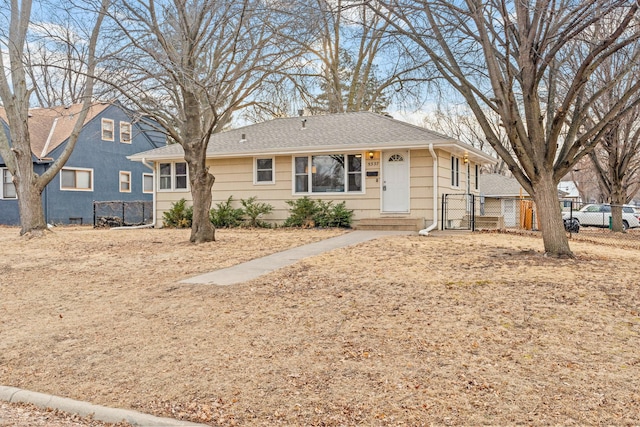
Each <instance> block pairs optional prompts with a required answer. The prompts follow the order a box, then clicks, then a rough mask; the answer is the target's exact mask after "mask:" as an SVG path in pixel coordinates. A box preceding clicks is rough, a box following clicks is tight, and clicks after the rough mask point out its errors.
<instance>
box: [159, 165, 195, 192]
mask: <svg viewBox="0 0 640 427" xmlns="http://www.w3.org/2000/svg"><path fill="white" fill-rule="evenodd" d="M159 176H160V182H159V184H160V190H186V189H187V182H188V180H187V164H186V163H185V162H177V163H160V175H159Z"/></svg>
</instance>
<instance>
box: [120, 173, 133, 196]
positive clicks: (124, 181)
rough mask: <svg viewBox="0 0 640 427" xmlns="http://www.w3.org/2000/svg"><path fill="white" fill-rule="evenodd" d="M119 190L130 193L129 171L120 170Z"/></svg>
mask: <svg viewBox="0 0 640 427" xmlns="http://www.w3.org/2000/svg"><path fill="white" fill-rule="evenodd" d="M120 192H121V193H131V172H120Z"/></svg>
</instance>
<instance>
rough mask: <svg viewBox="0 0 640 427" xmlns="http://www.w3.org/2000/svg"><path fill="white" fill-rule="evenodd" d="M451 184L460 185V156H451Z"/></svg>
mask: <svg viewBox="0 0 640 427" xmlns="http://www.w3.org/2000/svg"><path fill="white" fill-rule="evenodd" d="M451 186H452V187H459V186H460V158H459V157H456V156H451Z"/></svg>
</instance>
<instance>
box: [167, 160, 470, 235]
mask: <svg viewBox="0 0 640 427" xmlns="http://www.w3.org/2000/svg"><path fill="white" fill-rule="evenodd" d="M346 153H348V154H353V152H346ZM362 154H363V155H366V152H363V153H362ZM380 154H381V153H380V152H379V151H377V152H375V159H374V160H378V161H380ZM409 156H410V178H409V179H410V212H409V213H407V214H386V215H385V214H381V212H380V209H381V201H380V195H381V187H380V185H381V184H380V182H381V180H382V169H383V168H382V165H381V164H379V165H378V166H374V167H368V166H367V159H365V161H364V162H363V163H364V172H363V173H364V180H363V182H364V192H363V193H340V194H322V193H315V194H309V195H308V196H309V197H310V198H313V199H320V200H333V201H334V203H340V202H342V201H345V202H346V207H347V209H352V210H353V211H354V223H356V224H357V221H358V220H360V219H365V218H380V217H385V216H401V217H407V218H423V219H424V220H425V223H426V224H430V223H431V222H432V221H433V200H432V198H433V190H432V185H433V161H432V158H431V154H430V153H429V150H428V149H420V150H411V151H410V154H409ZM438 156H439V165H440V167H439V175H440V177H439V180H440V186H441V188H442V187H444V188H445V191H446V189H447V188H449V183H450V182H449V181H450V172H449V167H450V163H451V162H450V154H449V153H446V152H442V151H440V152H438ZM265 157H268V156H265ZM293 157H294V156H291V155H282V156H275V157H274V160H275V161H274V168H275V183H274V184H254V181H253V173H254V170H253V168H254V161H255V158H254V157H242V158H223V159H209V160H208V161H207V165H208V166H210V172H211V173H212V174H213V175H214V176H215V178H216V181H215V183H214V185H213V189H212V195H213V205H212V207H215V206H216V204H217V203H221V202H223V201H226V200H227V198H228V197H229V196H233V199H234V200H235V202H234V206H235V207H241V204H240V199H248V198H249V197H253V196H256V197H257V201H258V202H263V203H269V204H271V205H273V207H274V210H273V212H272V213H271V214H269V215H268V216H266V217H265V218H264V220H265V221H267V222H274V223H282V222H283V221H284V220H285V219H286V218H287V217H288V216H289V205H287V203H286V201H287V200H295V199H299V198H302V197H304V195H297V194H293V191H292V185H293V170H292V168H293V160H292V159H293ZM260 158H262V157H260ZM368 170H369V171H375V170H377V171H378V176H366V171H368ZM461 179H462V177H461ZM442 193H443V191H440V192H439V197H440V196H441V195H442ZM156 198H157V204H156V205H157V218H158V224H159V225H160V226H161V225H162V216H163V212H164V211H166V210H168V209H170V208H171V204H172V203H175V202H176V201H178V200H180V199H181V198H185V199H187V200H188V201H190V200H191V193H190V192H188V191H180V192H177V191H167V192H156ZM189 204H190V203H189Z"/></svg>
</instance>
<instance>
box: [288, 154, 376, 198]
mask: <svg viewBox="0 0 640 427" xmlns="http://www.w3.org/2000/svg"><path fill="white" fill-rule="evenodd" d="M362 173H363V168H362V154H323V155H316V156H298V157H294V181H295V182H294V191H295V192H296V193H349V192H351V193H361V192H362V182H363V179H362Z"/></svg>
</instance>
